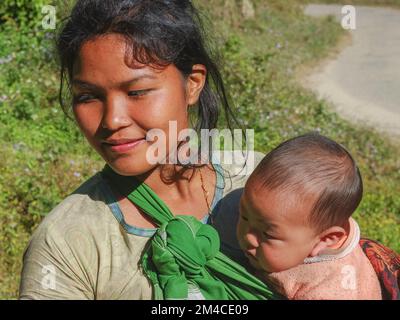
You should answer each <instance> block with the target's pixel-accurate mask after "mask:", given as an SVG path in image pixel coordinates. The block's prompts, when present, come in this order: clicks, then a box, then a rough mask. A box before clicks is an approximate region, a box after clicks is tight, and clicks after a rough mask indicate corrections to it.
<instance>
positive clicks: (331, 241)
mask: <svg viewBox="0 0 400 320" xmlns="http://www.w3.org/2000/svg"><path fill="white" fill-rule="evenodd" d="M347 235H348V234H347V232H346V230H345V229H344V228H342V227H338V226H334V227H331V228H329V229H327V230H325V231H323V232H322V233H320V234H319V235H318V236H317V243H316V244H315V246H314V248H313V249H312V251H311V253H310V257H315V256H317V255H318V254H320V253H321V251H323V250H325V249H338V248H339V247H340V245H342V244H343V242H344V241H345V240H346V238H347Z"/></svg>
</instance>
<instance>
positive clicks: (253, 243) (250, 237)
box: [246, 232, 258, 250]
mask: <svg viewBox="0 0 400 320" xmlns="http://www.w3.org/2000/svg"><path fill="white" fill-rule="evenodd" d="M246 242H247V244H248V246H249V247H250V248H249V250H250V249H252V248H257V247H258V238H257V236H256V235H255V234H254V233H252V232H249V233H247V234H246Z"/></svg>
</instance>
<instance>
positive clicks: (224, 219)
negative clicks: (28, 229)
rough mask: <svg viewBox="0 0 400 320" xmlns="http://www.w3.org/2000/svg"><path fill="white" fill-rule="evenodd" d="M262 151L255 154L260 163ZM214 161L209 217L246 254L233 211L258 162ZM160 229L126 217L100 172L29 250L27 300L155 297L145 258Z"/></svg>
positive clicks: (230, 249)
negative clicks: (240, 244) (141, 225)
mask: <svg viewBox="0 0 400 320" xmlns="http://www.w3.org/2000/svg"><path fill="white" fill-rule="evenodd" d="M262 157H263V155H262V154H261V153H258V152H256V153H255V154H254V160H255V161H254V167H255V166H256V165H257V164H258V162H259V161H260V160H261V159H262ZM249 163H251V161H249ZM214 168H215V169H216V172H217V185H216V189H215V193H214V199H213V202H212V206H211V208H212V210H211V211H212V213H211V216H209V215H206V216H205V217H204V219H203V222H204V223H213V224H215V225H216V227H217V229H218V230H219V232H220V236H221V250H222V251H223V252H225V253H226V254H228V255H230V256H231V257H233V258H234V259H236V260H237V261H239V262H240V261H245V260H242V259H243V257H242V256H241V252H240V250H239V249H238V245H237V240H236V238H235V236H234V235H235V232H234V229H235V228H236V226H235V223H234V222H233V220H232V219H230V216H231V215H232V216H237V214H234V213H233V211H235V210H238V204H239V198H240V195H241V192H242V188H243V186H244V184H245V182H246V180H247V178H248V176H249V174H250V173H251V171H252V169H253V166H248V167H246V168H244V169H243V166H242V165H237V164H236V165H235V164H230V165H229V164H228V165H227V164H221V165H219V164H214ZM243 170H244V171H243ZM239 171H241V172H240V173H239V175H237V172H239ZM153 233H154V229H143V228H137V227H135V226H131V225H128V224H127V223H126V222H125V220H124V218H123V215H122V212H121V210H120V208H119V206H118V203H117V201H116V200H115V199H114V196H113V194H112V192H111V190H110V189H109V186H108V185H107V183H106V181H105V180H103V178H102V175H101V174H100V173H98V174H96V175H94V176H93V177H92V178H90V179H89V180H88V181H86V182H85V183H84V184H83V185H82V186H81V187H79V188H78V189H77V190H76V191H75V192H74V193H73V194H71V195H70V196H68V197H67V198H66V199H65V200H64V201H62V202H61V203H60V204H59V205H58V206H57V207H56V208H54V209H53V210H52V211H51V212H50V213H49V214H48V215H47V216H46V218H45V219H44V220H43V221H42V223H41V224H40V225H39V227H38V228H37V229H36V231H35V232H34V234H33V236H32V238H31V240H30V241H29V243H28V246H27V248H26V251H25V253H24V257H23V269H22V276H21V284H20V299H151V298H152V288H151V286H150V283H149V281H148V280H147V278H146V277H145V276H144V274H143V272H142V269H141V267H140V263H139V262H140V258H141V256H142V253H143V251H144V249H145V248H146V245H147V244H148V243H149V240H150V237H151V236H152V234H153Z"/></svg>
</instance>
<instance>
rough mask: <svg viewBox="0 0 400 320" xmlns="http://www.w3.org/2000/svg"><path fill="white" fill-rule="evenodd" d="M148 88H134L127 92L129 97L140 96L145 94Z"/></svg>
mask: <svg viewBox="0 0 400 320" xmlns="http://www.w3.org/2000/svg"><path fill="white" fill-rule="evenodd" d="M149 91H150V90H134V91H129V92H128V96H130V97H134V98H137V97H141V96H143V95H145V94H146V93H147V92H149Z"/></svg>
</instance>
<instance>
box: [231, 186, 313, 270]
mask: <svg viewBox="0 0 400 320" xmlns="http://www.w3.org/2000/svg"><path fill="white" fill-rule="evenodd" d="M254 187H256V186H255V185H254V183H253V184H251V185H248V186H246V188H245V190H244V192H243V195H242V198H241V201H240V218H239V223H238V226H237V235H238V240H239V244H240V246H241V248H242V250H243V251H244V252H245V254H246V256H247V257H248V259H249V261H250V263H251V264H252V265H253V266H254V267H255V268H257V269H259V270H262V271H265V272H268V273H270V272H279V271H283V270H287V269H290V268H293V267H295V266H297V265H299V264H301V263H303V261H304V259H305V258H306V257H308V256H309V255H310V253H311V251H312V249H313V247H314V246H315V244H316V243H317V242H318V238H317V233H316V232H315V230H314V229H313V228H311V227H309V226H308V225H307V223H306V222H305V221H306V218H307V217H308V214H309V213H310V211H311V209H312V205H313V203H314V199H311V198H307V197H304V196H303V195H301V194H300V195H297V194H291V193H289V192H279V191H268V190H265V189H263V188H259V187H256V188H255V189H256V190H257V192H254Z"/></svg>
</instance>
